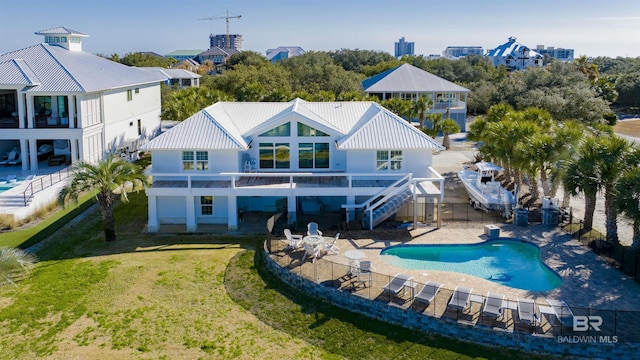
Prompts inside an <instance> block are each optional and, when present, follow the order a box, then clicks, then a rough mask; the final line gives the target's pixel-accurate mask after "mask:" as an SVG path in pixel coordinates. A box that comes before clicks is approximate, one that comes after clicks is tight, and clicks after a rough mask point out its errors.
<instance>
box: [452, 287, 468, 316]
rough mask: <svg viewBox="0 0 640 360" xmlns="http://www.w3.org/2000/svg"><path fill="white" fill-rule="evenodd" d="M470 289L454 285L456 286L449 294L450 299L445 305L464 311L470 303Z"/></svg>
mask: <svg viewBox="0 0 640 360" xmlns="http://www.w3.org/2000/svg"><path fill="white" fill-rule="evenodd" d="M472 291H473V289H471V288H467V287H464V286H456V288H455V289H454V290H453V294H452V295H451V300H449V304H447V306H450V307H452V308H454V309H458V310H463V311H464V310H465V309H466V308H468V307H469V305H470V304H471V301H470V299H471V292H472Z"/></svg>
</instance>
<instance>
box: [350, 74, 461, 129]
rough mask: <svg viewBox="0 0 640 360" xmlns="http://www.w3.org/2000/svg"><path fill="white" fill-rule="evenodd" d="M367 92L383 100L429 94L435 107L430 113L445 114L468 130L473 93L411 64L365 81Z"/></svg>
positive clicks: (413, 98)
mask: <svg viewBox="0 0 640 360" xmlns="http://www.w3.org/2000/svg"><path fill="white" fill-rule="evenodd" d="M362 87H363V88H364V92H365V93H367V94H369V95H374V96H377V97H378V98H379V99H380V100H387V99H391V98H401V99H405V100H411V101H413V100H415V99H417V98H418V97H419V96H423V95H426V96H427V98H429V99H430V100H431V101H433V106H432V107H431V108H430V109H428V111H427V113H441V114H443V117H444V116H445V114H446V112H447V109H448V110H449V117H450V118H451V119H453V120H455V121H456V122H457V123H458V126H460V131H466V118H467V102H466V100H467V95H468V94H469V92H470V90H469V89H467V88H464V87H462V86H460V85H457V84H454V83H452V82H451V81H448V80H445V79H443V78H441V77H439V76H436V75H433V74H431V73H429V72H427V71H424V70H422V69H420V68H417V67H415V66H413V65H410V64H402V65H400V66H397V67H395V68H393V69H389V70H387V71H384V72H382V73H380V74H378V75H375V76H372V77H370V78H368V79H366V80H364V81H363V82H362Z"/></svg>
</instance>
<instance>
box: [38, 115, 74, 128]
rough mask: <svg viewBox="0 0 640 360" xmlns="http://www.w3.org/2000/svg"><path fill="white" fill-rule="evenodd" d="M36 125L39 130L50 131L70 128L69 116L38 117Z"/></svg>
mask: <svg viewBox="0 0 640 360" xmlns="http://www.w3.org/2000/svg"><path fill="white" fill-rule="evenodd" d="M34 125H35V127H36V128H37V129H50V128H54V129H55V128H61V129H68V128H69V116H68V115H64V116H60V115H55V114H54V115H36V116H35V117H34Z"/></svg>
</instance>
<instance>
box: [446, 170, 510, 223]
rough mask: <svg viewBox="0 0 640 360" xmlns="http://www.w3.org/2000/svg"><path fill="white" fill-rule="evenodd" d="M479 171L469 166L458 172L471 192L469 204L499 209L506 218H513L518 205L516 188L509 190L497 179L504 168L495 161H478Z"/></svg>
mask: <svg viewBox="0 0 640 360" xmlns="http://www.w3.org/2000/svg"><path fill="white" fill-rule="evenodd" d="M476 167H477V168H478V170H477V171H474V170H471V169H470V168H469V167H465V168H464V169H462V170H460V171H459V172H458V177H459V178H460V181H462V184H463V185H464V188H465V189H466V190H467V193H468V194H469V204H470V205H471V206H473V207H474V208H475V209H479V210H485V211H497V212H499V213H500V214H501V215H502V216H504V217H505V218H506V219H509V218H511V215H512V213H513V209H514V208H515V206H516V196H515V190H514V191H509V190H507V189H505V188H504V187H502V185H500V182H499V181H496V180H495V175H496V173H497V172H499V171H502V170H503V169H502V168H501V167H500V166H498V165H496V164H493V163H490V162H485V161H481V162H479V163H476Z"/></svg>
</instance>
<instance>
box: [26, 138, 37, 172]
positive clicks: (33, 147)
mask: <svg viewBox="0 0 640 360" xmlns="http://www.w3.org/2000/svg"><path fill="white" fill-rule="evenodd" d="M27 141H28V142H29V163H31V171H36V170H38V145H37V141H36V139H29V140H27Z"/></svg>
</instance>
